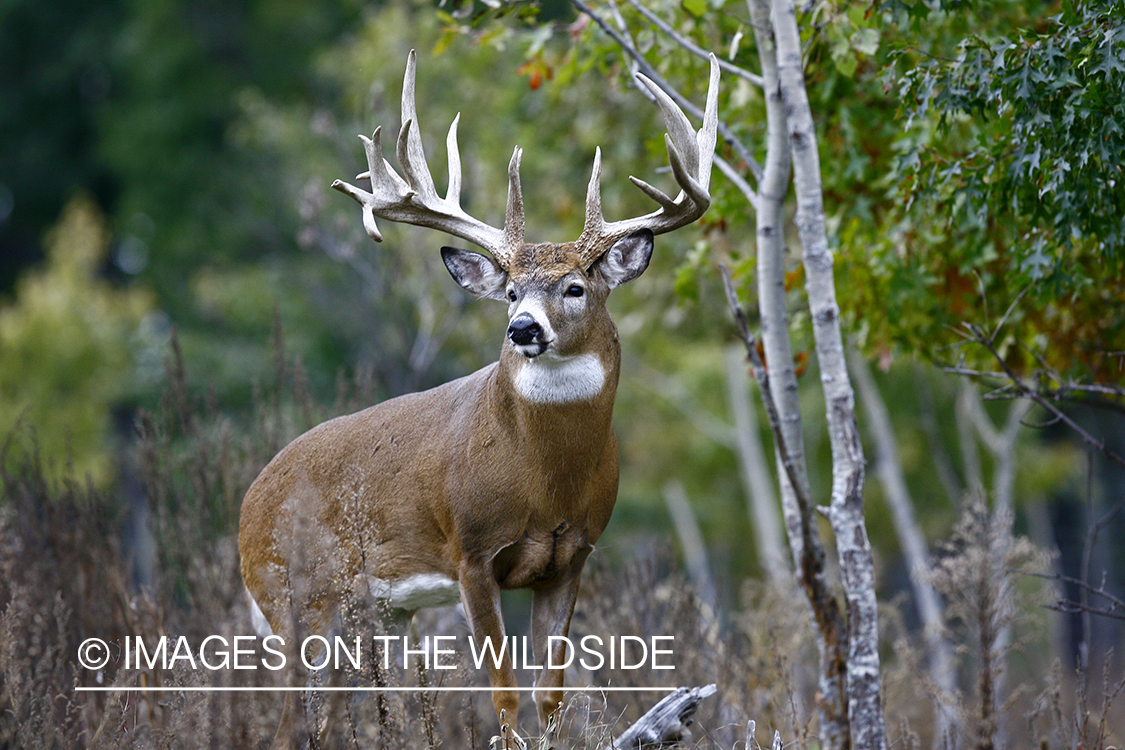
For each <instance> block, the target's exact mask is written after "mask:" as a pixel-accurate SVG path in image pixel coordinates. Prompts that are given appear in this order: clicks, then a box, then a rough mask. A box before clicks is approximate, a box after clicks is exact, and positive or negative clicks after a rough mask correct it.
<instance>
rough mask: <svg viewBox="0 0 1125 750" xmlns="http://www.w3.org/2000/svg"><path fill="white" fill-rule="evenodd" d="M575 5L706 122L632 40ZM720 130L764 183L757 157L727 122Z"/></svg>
mask: <svg viewBox="0 0 1125 750" xmlns="http://www.w3.org/2000/svg"><path fill="white" fill-rule="evenodd" d="M571 2H572V3H573V4H574V7H576V8H578V10H579V11H581V12H582V13H585V14H586V15H587V16H589V17H590V18H591V20H593V22H594V23H596V24H597V25H598V28H600V29H601V30H602V31H604V32H605V33H606V34H608V35H609V37H610V38H611V39H612V40H613V41H614V42H616V43H617V46H619V47H621V49H622V51H624V52H625V54H627V55H629V57H631V58H633V60H634V61H635V62H636V63H637V67H638V68H639V69H640V71H641V72H642V73H644V74H645V76H646V77H648V78H649V79H651V80H652V81H653V82H654V83H655V84H656V85H657V86H659V87H660V88H661V89H662V90H663V91H664V93H666V94H668V96H670V97H672V100H673V101H674V102H676V104H678V105H679V106H680V109H682V110H684V112H687V113H688V114H690V115H691V116H692V117H695V118H696V119H699V120H702V119H703V111H702V110H701V109H699V107H697V106H695V105H694V104H692V103H691V102H690V101H688V100H687V99H686V98H685V97H684V96H683V95H682V94H680V92H679V91H677V90H676V89H675V88H674V87H673V86H672V84H670V83H668V81H667V80H665V79H664V77H663V76H661V75H660V74H659V73H657V72H656V69H655V68H654V67H652V66H651V65H649V63H648V61H647V60H645V58H644V55H642V54H641V53H640V51H639V50H638V49H637V48H636V46H634V45H633V43H632V42H631V41H630V40H629V39H626V38H625V36H624V35H623V34H622V33H621V32H619V31H618V30H617V29H615V28H613V26H611V25H610V23H609V22H608V21H606V20H605V19H604V18H602V17H601V16H600V15H598V14H597V13H596V12H594V10H593V9H592V8H591V7H590V6H589V5H587V4H586V3H584V2H582V0H571ZM718 130H719V135H721V136H722V137H723V140H724V141H726V142H727V144H728V145H729V146H730V147H731V148H733V149H734V151H735V153H736V154H738V158H739V159H741V160H742V161H743V162H745V163H746V166H747V168H748V169H749V170H750V172H751V174H753V175H754V179H756V180H757V179H761V173H762V167H761V165H759V164H758V162H757V160H756V159H754V155H753V154H751V153H750V150H749V149H747V148H746V147H745V146H744V145H742V142H741V141H740V140H738V138H737V137H736V136H735V134H734V132H733V131H732V130H731V129H730V126H728V125H727V124H726V122H725V121H723V120H721V119H720V120H719V127H718ZM724 174H726V172H724Z"/></svg>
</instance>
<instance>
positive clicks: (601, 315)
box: [239, 52, 719, 745]
mask: <svg viewBox="0 0 1125 750" xmlns="http://www.w3.org/2000/svg"><path fill="white" fill-rule="evenodd" d="M415 66H416V60H415V55H414V53H413V52H411V53H410V57H409V59H408V61H407V67H406V78H405V81H404V85H403V94H402V117H403V124H402V129H401V130H400V131H399V135H398V140H397V148H396V151H397V154H398V163H399V167H400V169H401V174H400V173H399V172H398V171H396V170H395V169H394V168H393V167H392V166H391V165H390V163H389V162H387V161H386V159H384V158H383V155H382V146H381V142H380V140H381V139H380V130H379V129H376V130H375V132H374V133H373V134H372V136H371V137H370V138H366V137H364V136H360V137H361V139H362V140H363V145H364V149H365V151H366V155H367V164H368V169H367V171H365V172H363V173H362V174H360V175H359V176H358V177H357V178H356V179H357V180H364V179H366V180H370V184H371V189H370V190H364V189H363V188H360V187H356V186H354V185H350V184H348V183H345V182H341V181H339V180H337V181H336V182H334V183H333V187H335V188H336V189H338V190H340V191H341V192H343V193H345V194H347V195H349V196H351V197H352V198H354V199H355V200H356V201H357V202H358V203H359V204H360V206H361V210H362V217H363V225H364V227H365V229H366V230H367V233H368V234H369V235H370V236H371V237H372V238H373V239H374V240H376V241H381V239H382V235H381V234H380V232H379V227H378V223H377V220H378V219H384V220H387V221H396V222H403V223H407V224H415V225H418V226H424V227H430V228H433V229H438V230H440V231H443V232H447V233H449V234H452V235H454V236H456V237H460V238H461V239H464V240H467V241H468V242H471V243H473V244H475V245H478V246H480V247H481V248H483V249H484V250H485V251H487V254H485V253H480V252H476V251H472V250H464V249H457V248H451V247H445V248H442V251H441V252H442V258H443V260H444V261H445V265H446V268H447V269H448V270H449V272H450V274H451V275H452V276H453V278H454V279H455V280H456V281H457V283H458V284H460V285H461V286H462V287H463V288H464V289H466V290H467V291H469V292H470V293H472V294H474V295H476V296H478V297H484V298H490V299H496V300H500V301H503V302H506V303H507V305H508V328H507V335H506V337H505V340H504V344H503V347H502V350H501V354H500V360H499V362H497V363H494V364H492V365H489V366H487V367H485V368H482V369H481V370H479V371H477V372H475V373H473V374H470V375H467V376H465V377H463V378H460V379H458V380H455V381H452V382H450V383H446V384H444V385H441V386H438V387H437V388H434V389H432V390H429V391H425V392H423V393H418V394H410V395H408V396H404V397H400V398H396V399H391V400H389V401H385V402H383V403H381V404H377V405H375V406H373V407H371V408H369V409H366V410H364V411H361V412H359V413H357V414H353V415H350V416H346V417H339V418H337V419H334V420H331V421H329V422H326V423H324V424H322V425H320V426H319V427H316V428H314V429H313V430H310V431H309V432H308V433H306V434H305V435H302V436H301V437H299V438H297V439H296V440H294V441H293V443H291V444H290V445H289V446H288V447H286V448H285V449H284V450H283V451H282V452H281V453H279V454H278V455H277V457H275V458H274V459H273V461H271V462H270V464H269V465H268V466H266V468H265V469H263V471H262V473H261V475H259V477H258V479H257V480H256V481H255V482H254V484H253V485H252V486H251V488H250V490H249V491H248V492H247V495H246V499H245V500H244V502H243V506H242V515H241V519H240V523H239V550H240V553H241V556H242V574H243V579H244V581H245V582H246V585H247V589H248V590H249V592H250V594H251V596H252V598H253V601H254V603H255V604H256V605H257V606H258V607H259V608H260V611H261V614H263V615H264V620H265V621H266V622H268V624H269V626H270V628H271V629H272V630H273V631H274V632H287V631H288V630H291V627H292V626H291V623H293V622H294V615H293V614H292V613H293V610H295V609H296V610H301V611H302V612H306V611H308V610H317V611H318V612H319V611H320V610H324V609H328V608H331V607H332V606H333V604H332V603H333V602H334V601H338V600H339V598H340V593H339V587H340V586H341V585H343V584H342V583H341V582H349V583H348V585H350V586H355V585H357V582H358V585H361V586H367V587H368V589H369V594H370V595H371V596H374V597H378V598H380V599H384V600H386V602H387V604H388V607H389V608H390V609H391V610H392V611H397V612H402V613H406V614H410V613H412V612H413V611H414V610H416V609H418V608H420V607H424V606H435V605H436V604H439V603H442V602H450V603H451V602H453V601H456V600H457V599H458V598H459V599H460V601H461V602H462V603H463V604H464V606H465V612H466V615H467V617H468V619H469V623H470V626H471V629H472V633H473V637H474V638H475V639H477V642H478V643H483V642H484V639H486V638H487V639H491V640H492V642H493V643H499V642H502V640H503V639H504V622H503V618H502V617H501V613H500V609H499V593H500V590H501V589H505V588H532V589H533V590H534V598H533V603H532V641H533V644H534V648H535V658H536V660H537V663H539V664H544V663H547V661H548V659H550V661H552V662H553V663H556V664H557V663H560V662H561V654H558V653H552V654H548V652H547V650H548V643H549V642H550V639H549V637H550V636H566V634H567V630H568V628H569V624H570V616H571V613H572V612H573V609H574V603H575V597H576V596H577V592H578V581H579V575H580V573H581V571H582V567H583V565H584V563H585V560H586V558H587V556H588V555H589V554H590V551H591V550H592V549H593V545H594V543H595V542H597V540H598V537H599V536H600V535H601V533H602V531H603V530H604V529H605V526H606V524H607V523H608V521H609V517H610V513H611V512H612V509H613V505H614V502H615V499H616V496H617V479H618V464H617V445H616V442H615V438H614V436H613V430H612V424H611V421H612V420H611V417H612V411H613V401H614V396H615V393H616V387H617V378H618V372H619V368H620V347H619V343H618V339H617V331H616V328H615V327H614V325H613V321H612V320H611V319H610V316H609V313H608V311H607V310H606V305H605V302H606V298H607V296H608V295H609V293H610V291H611V290H612V289H613V288H614V287H616V286H618V285H620V284H624V283H626V282H628V281H630V280H632V279H634V278H636V277H637V276H639V275H640V274H641V273H642V272H643V271H644V270H645V268H646V267H647V266H648V262H649V259H650V257H651V255H652V247H653V236H654V235H656V234H660V233H663V232H668V231H671V230H673V229H675V228H677V227H681V226H683V225H685V224H688V223H690V222H692V221H695V220H696V219H697V218H699V217H700V216H701V215H702V214H703V212H704V211H705V210H706V209H707V206H708V203H709V202H710V198H709V195H708V185H709V182H710V172H711V160H712V153H713V150H714V146H715V132H716V125H717V113H716V109H717V98H718V85H717V84H718V77H719V72H718V65H717V62H716V61H715V58H714V57H713V56H712V59H711V77H710V86H709V89H708V96H707V107H706V114H705V117H704V122H703V127H702V129H701V130H699V131H698V132H696V131H694V130H693V129H692V127H691V125H690V124H689V122H688V120H687V118H686V117H685V116H684V114H683V113H682V112H681V111H680V110H679V108H678V107H677V106H676V105H675V104H674V103H673V102H672V101H671V100H670V99H669V98H668V97H667V96H666V95H665V94H664V93H663V92H662V91H661V90H660V89H659V88H658V87H657V86H656V85H655V84H653V83H652V82H651V81H650V80H648V79H647V78H645V77H644V76H638V77H637V79H638V81H639V82H640V83H641V85H643V86H644V87H645V88H646V89H647V90H648V91H649V92H651V94H652V95H653V97H654V98H655V100H656V102H657V103H658V104H659V106H660V108H661V110H662V111H663V113H664V119H665V122H666V123H667V125H668V135H667V136H666V138H665V141H666V145H667V148H668V157H669V160H670V162H671V165H672V173H673V174H674V175H675V178H676V181H677V183H678V184H679V186H680V191H679V193H678V195H677V196H676V197H675V198H670V197H669V196H667V195H666V194H665V193H663V192H662V191H660V190H659V189H657V188H655V187H653V186H651V185H649V184H648V183H646V182H644V181H642V180H638V179H636V178H631V179H632V180H633V183H634V184H636V185H637V187H639V188H640V189H641V190H642V191H643V192H644V193H645V194H646V195H648V196H649V197H650V198H652V199H653V200H654V201H655V202H656V204H657V208H656V210H654V211H653V212H651V213H649V214H646V215H644V216H640V217H637V218H633V219H626V220H623V221H615V222H607V221H606V220H605V218H604V217H603V216H602V211H601V193H600V179H601V153H600V151H598V152H596V153H595V156H594V168H593V173H592V175H591V177H590V184H589V189H588V190H587V195H586V219H585V223H584V226H583V230H582V233H581V234H580V235H579V237H578V239H577V240H574V241H573V242H565V243H540V244H529V243H527V242H525V240H524V211H523V197H522V194H521V191H520V179H519V165H520V156H521V151H520V149H518V148H517V149H516V150H515V152H514V153H513V155H512V159H511V161H510V163H509V165H508V202H507V211H506V214H505V219H504V226H503V228H495V227H491V226H488V225H486V224H484V223H482V222H480V221H478V220H477V219H474V218H473V217H471V216H469V215H468V214H467V213H465V211H464V210H462V208H461V206H460V191H461V166H460V157H459V155H458V151H457V123H458V119H457V118H455V119H454V121H453V124H452V126H451V127H450V129H449V136H448V138H447V148H448V152H449V187H448V189H447V191H446V195H445V197H444V198H442V197H439V196H438V194H437V191H436V190H435V188H434V182H433V178H432V177H431V175H430V172H429V169H428V167H427V166H426V159H425V154H424V153H423V149H422V139H421V134H420V131H419V128H418V123H417V113H416V111H415V101H414V82H415ZM298 525H299V526H301V528H302V529H303V530H304V531H303V532H302V534H294V533H293V531H292V529H293V527H295V526H298ZM302 539H311V540H312V541H311V542H303V541H301V540H302ZM302 544H314V545H317V548H316V549H315V550H301V549H298V547H300V546H301V545H302ZM305 560H313V561H314V562H315V563H316V565H315V566H312V567H310V566H309V565H305V566H304V567H303V568H302V569H301V570H300V571H299V573H295V572H294V571H295V569H296V568H298V567H301V566H302V561H305ZM376 561H377V562H376ZM298 574H299V575H300V580H301V581H302V583H303V585H302V590H300V591H297V589H296V587H294V586H293V584H292V581H293V580H295V576H297V575H298ZM298 619H302V620H308V619H310V618H306V617H303V616H302V617H301V618H298ZM325 619H326V618H325V617H323V616H318V617H313V618H311V620H312V621H314V622H324V621H325ZM554 647H555V648H562V645H561V644H558V643H556V645H555V646H554ZM486 666H487V668H488V673H489V674H488V676H489V681H490V683H491V685H492V686H493V688H495V689H496V691H495V692H494V693H493V705H494V707H495V709H496V711H497V715H498V716H500V717H501V721H502V722H503V721H504V718H503V717H506V718H507V721H508V722H510V723H511V725H512V726H513V727H514V726H515V725H516V716H517V711H518V707H519V696H518V693H516V692H515V691H513V690H511V688H513V687H514V686H515V685H516V678H515V674H514V671H513V669H512V661H511V656H510V655H508V656H506V657H505V658H504V659H503V660H502V663H491V662H488V663H486ZM536 690H537V696H536V698H537V700H536V702H537V706H538V709H539V716H540V722H541V725H544V726H546V723H547V718H548V717H549V716H550V714H551V713H552V712H553V711H554V710H555V707H556V706H557V705H558V703H559V701H560V700H561V699H562V671H561V670H558V669H544V670H543V671H542V672H541V673H540V674H539V677H538V680H537V684H536ZM295 706H296V704H295V702H294V701H292V700H290V701H288V702H287V704H286V709H285V712H284V714H283V719H282V726H281V727H279V729H278V734H277V737H276V738H275V743H276V744H279V745H287V744H288V743H289V740H291V739H292V738H293V724H292V721H293V720H292V712H293V711H294V710H297V709H296V708H295Z"/></svg>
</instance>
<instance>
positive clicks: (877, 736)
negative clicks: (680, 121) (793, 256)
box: [772, 0, 887, 750]
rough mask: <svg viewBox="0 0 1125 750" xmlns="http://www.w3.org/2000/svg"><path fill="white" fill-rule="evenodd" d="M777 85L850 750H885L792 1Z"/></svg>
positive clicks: (866, 550) (783, 23) (853, 448)
mask: <svg viewBox="0 0 1125 750" xmlns="http://www.w3.org/2000/svg"><path fill="white" fill-rule="evenodd" d="M772 19H773V28H774V38H775V40H776V42H777V63H778V79H779V82H780V85H781V92H782V98H783V100H784V102H785V114H786V120H787V123H788V128H789V144H790V148H791V153H792V159H793V176H794V184H795V186H796V194H797V230H798V233H799V236H800V238H801V247H802V255H803V258H804V265H805V291H806V293H807V294H808V300H809V307H810V311H811V313H812V321H813V336H814V339H815V341H816V353H817V362H818V364H819V367H820V377H821V386H822V388H823V390H824V401H825V408H826V411H827V419H828V435H829V440H830V443H831V447H832V504H831V506H830V508H829V509H828V511H827V515H828V519H829V521H830V522H831V524H832V528H833V530H834V532H835V534H836V549H837V553H838V555H839V560H840V572H841V577H842V579H843V583H844V596H845V598H846V599H847V606H848V639H847V643H848V657H847V696H848V719H849V729H850V739H851V746H852V747H856V748H871V750H883V748H885V747H886V744H887V740H886V726H885V723H884V719H883V708H882V703H881V700H880V686H879V677H880V671H879V648H878V644H879V621H878V611H877V603H876V600H875V568H874V562H873V560H872V555H871V544H870V542H869V541H868V539H867V529H866V526H865V522H864V513H863V478H864V467H863V446H862V444H861V443H860V438H859V430H858V428H857V426H856V419H855V399H854V394H853V393H852V387H851V382H850V380H849V378H848V371H847V366H846V364H845V361H844V345H843V337H842V335H841V333H840V310H839V306H838V305H837V303H836V289H835V281H834V278H833V274H832V263H833V259H832V253H831V251H830V250H829V248H828V235H827V231H826V228H825V225H824V205H823V194H822V189H821V181H820V158H819V156H818V154H817V147H816V131H815V128H814V126H813V119H812V111H811V109H810V107H809V101H808V94H807V92H806V91H805V78H804V66H803V60H802V56H801V38H800V34H799V32H798V29H797V16H796V10H795V8H794V6H793V2H792V0H773V13H772Z"/></svg>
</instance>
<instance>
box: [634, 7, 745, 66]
mask: <svg viewBox="0 0 1125 750" xmlns="http://www.w3.org/2000/svg"><path fill="white" fill-rule="evenodd" d="M629 4H630V5H632V6H633V7H634V8H636V9H637V11H638V12H640V14H641V15H642V16H644V17H645V18H647V19H648V20H649V22H650V23H651V24H652V25H653V26H655V27H656V28H658V29H660V30H661V31H662V32H664V33H665V34H666V35H667V36H668V37H669V38H671V40H672V41H674V42H675V43H676V44H678V45H680V46H681V47H683V48H684V49H686V50H687V51H688V52H690V53H691V54H693V55H695V56H696V57H702V58H703V59H705V60H706V59H707V57H708V55H710V54H711V53H710V52H709V51H708V50H705V49H703V48H702V47H700V46H699V45H697V44H696V43H695V42H693V41H691V40H690V39H688V38H687V37H685V36H684V35H683V34H681V33H679V32H678V31H676V30H675V29H674V28H672V26H671V25H669V24H668V22H667V21H665V20H664V19H663V18H661V17H660V16H658V15H656V14H655V13H653V12H652V11H651V10H649V9H648V8H646V7H644V6H643V5H641V4H640V2H638V0H629ZM719 67H720V68H722V69H723V70H725V71H726V72H728V73H730V74H732V75H735V76H738V77H739V78H742V79H744V80H747V81H749V82H750V83H752V84H754V85H755V86H759V87H762V86H765V83H764V82H763V81H762V77H761V76H760V75H757V74H755V73H751V72H750V71H748V70H746V69H744V68H740V67H738V66H737V65H735V64H734V63H730V62H727V61H726V60H722V59H720V60H719Z"/></svg>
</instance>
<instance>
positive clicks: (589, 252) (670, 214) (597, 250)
mask: <svg viewBox="0 0 1125 750" xmlns="http://www.w3.org/2000/svg"><path fill="white" fill-rule="evenodd" d="M637 80H638V81H640V83H641V84H642V85H643V86H644V87H645V88H646V89H648V90H649V91H650V92H651V93H652V95H653V97H654V98H655V99H656V103H657V105H658V106H659V107H660V110H661V112H662V113H663V115H664V123H665V125H666V126H667V128H668V132H667V134H665V136H664V142H665V145H666V147H667V149H668V161H669V163H670V164H671V166H672V174H673V175H674V176H675V178H676V183H677V184H678V185H679V186H680V193H679V194H678V195H677V196H676V198H675V199H673V198H670V197H668V195H666V194H665V193H664V192H663V191H662V190H660V189H659V188H656V187H653V186H652V185H650V184H648V183H647V182H645V181H644V180H641V179H638V178H636V177H630V178H629V179H630V180H631V181H632V182H633V184H634V185H636V186H637V187H638V188H639V189H640V190H641V192H643V193H644V194H645V195H647V196H648V197H649V198H651V199H652V200H653V201H655V202H656V203H658V204H659V205H660V208H659V209H657V210H656V211H653V212H652V213H650V214H646V215H644V216H639V217H636V218H633V219H625V220H623V221H615V222H612V223H608V222H606V221H605V218H604V217H603V216H602V210H601V150H600V149H598V150H597V151H596V152H595V154H594V168H593V170H592V172H591V175H590V185H589V188H588V189H587V191H586V221H585V226H584V227H583V229H582V235H581V236H580V237H579V238H578V243H577V245H578V252H579V253H580V255H581V257H582V258H583V260H584V261H585V262H587V263H593V262H594V261H595V260H597V259H598V258H599V257H601V255H602V253H604V252H605V251H606V250H607V249H608V248H609V246H610V245H612V244H613V243H614V242H616V241H617V240H618V239H620V238H621V237H624V236H625V235H627V234H629V233H631V232H635V231H637V230H639V229H649V230H651V231H652V233H653V234H662V233H664V232H670V231H672V230H673V229H678V228H679V227H682V226H684V225H686V224H690V223H691V222H693V221H695V220H696V219H698V218H699V217H700V216H702V215H703V214H704V212H705V211H706V210H707V208H708V206H710V204H711V196H710V194H709V193H708V188H709V186H710V184H711V162H712V159H713V156H714V153H715V142H716V138H717V135H716V131H717V129H718V102H719V62H718V60H717V59H716V58H715V56H714V55H711V73H710V77H709V81H708V86H707V105H706V109H705V111H704V116H703V126H702V127H701V128H700V130H699V131H698V132H696V131H695V130H693V129H692V127H691V123H690V121H689V120H688V119H687V115H685V114H684V113H683V110H681V109H680V108H679V106H677V105H676V103H675V102H674V101H672V99H671V97H669V96H668V95H667V94H666V93H664V91H663V90H662V89H661V88H660V87H659V86H657V85H656V84H655V83H653V82H652V81H651V80H649V79H648V78H646V77H645V76H643V75H641V74H639V73H638V74H637Z"/></svg>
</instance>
